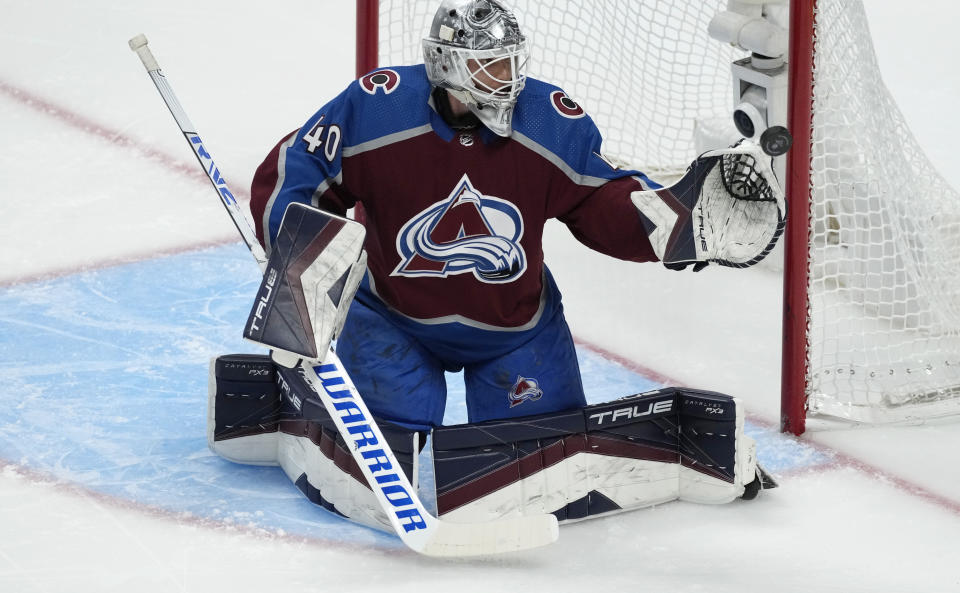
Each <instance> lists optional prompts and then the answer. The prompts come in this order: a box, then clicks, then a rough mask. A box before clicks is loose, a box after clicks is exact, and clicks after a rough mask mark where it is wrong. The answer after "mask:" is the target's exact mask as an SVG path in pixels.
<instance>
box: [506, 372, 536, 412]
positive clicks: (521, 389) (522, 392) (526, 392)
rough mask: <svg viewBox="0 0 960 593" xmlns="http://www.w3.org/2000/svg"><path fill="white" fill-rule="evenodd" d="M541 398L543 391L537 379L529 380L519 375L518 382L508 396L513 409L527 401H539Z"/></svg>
mask: <svg viewBox="0 0 960 593" xmlns="http://www.w3.org/2000/svg"><path fill="white" fill-rule="evenodd" d="M541 397H543V390H542V389H540V383H538V382H537V380H536V379H527V378H526V377H523V376H522V375H517V382H516V383H514V384H513V389H511V390H510V393H508V394H507V398H508V399H509V400H510V407H511V408H512V407H514V406H519V405H520V404H522V403H523V402H525V401H527V400H530V401H537V400H538V399H540V398H541Z"/></svg>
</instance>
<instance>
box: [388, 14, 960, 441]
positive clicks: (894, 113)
mask: <svg viewBox="0 0 960 593" xmlns="http://www.w3.org/2000/svg"><path fill="white" fill-rule="evenodd" d="M438 4H439V3H438V1H437V0H381V2H380V18H379V20H380V45H379V63H380V64H381V65H402V64H413V63H419V62H421V61H422V56H421V49H420V43H419V40H420V39H421V38H422V36H423V35H424V34H425V33H426V31H427V30H428V28H429V25H430V22H431V19H432V17H433V13H434V11H435V10H436V8H437V6H438ZM508 4H509V5H510V6H511V7H512V8H514V10H515V11H516V13H517V17H518V19H519V21H520V25H521V27H523V29H524V31H525V33H526V34H527V36H528V38H529V40H530V48H531V61H530V64H529V69H528V73H529V74H530V75H531V76H534V77H537V78H542V79H545V80H548V81H550V82H553V83H555V84H558V85H559V86H561V87H562V88H564V90H565V91H566V92H567V93H568V94H569V95H570V96H571V97H573V98H574V99H575V100H576V101H577V102H578V103H580V104H581V105H582V106H583V107H584V108H585V109H586V111H587V112H588V113H590V114H591V116H592V117H593V118H594V120H595V121H596V122H597V125H598V127H599V128H600V130H601V132H602V133H603V135H604V139H605V142H604V146H605V150H606V152H608V153H609V156H611V157H615V158H619V159H622V160H624V161H626V162H628V163H630V164H631V165H633V166H635V167H636V168H638V169H640V170H643V171H644V172H646V173H648V174H650V175H651V176H653V177H654V178H657V177H659V178H661V179H667V178H669V177H671V176H672V175H675V174H676V173H678V172H682V171H683V170H684V169H685V168H686V167H687V165H688V164H689V163H690V162H691V160H692V159H693V158H694V157H695V156H696V155H697V153H698V151H699V148H700V147H699V145H698V144H697V142H696V141H695V134H694V132H695V129H696V128H697V127H698V126H702V125H704V122H711V121H717V120H724V121H728V120H729V119H730V114H731V110H732V106H733V91H732V84H731V79H730V63H731V62H732V61H734V60H736V59H738V58H741V57H743V56H744V55H745V54H744V53H743V52H739V51H737V50H735V49H734V48H732V47H731V46H729V45H725V44H721V43H720V42H718V41H715V40H713V39H711V38H710V37H709V35H708V33H707V25H708V23H709V22H710V19H711V18H712V17H713V16H714V14H716V13H717V12H719V11H721V10H724V9H725V8H726V6H727V2H726V1H725V0H643V1H637V0H580V1H577V0H567V1H557V2H538V1H536V0H513V1H509V0H508ZM816 15H817V16H816V28H815V31H816V33H815V38H814V39H815V41H814V61H813V62H814V70H813V85H814V86H813V89H812V106H813V114H812V115H813V128H812V139H811V152H812V157H811V162H810V168H811V183H810V187H809V188H808V191H809V195H810V201H811V206H810V211H809V217H808V219H809V242H808V247H809V253H808V255H809V260H808V261H809V263H808V270H809V290H808V298H809V305H808V316H807V327H808V332H807V335H806V336H805V338H802V339H805V340H806V345H805V347H806V353H807V361H808V362H807V365H806V378H805V388H804V390H803V395H804V397H805V398H806V399H807V406H808V411H809V413H812V414H828V415H832V416H838V417H842V418H846V419H850V420H856V421H868V422H884V421H901V420H910V419H919V418H929V417H934V416H939V415H945V414H952V413H960V276H958V275H957V274H956V272H955V271H956V270H957V269H958V264H960V262H958V259H960V201H958V199H957V198H958V195H957V193H956V192H955V191H954V190H953V189H952V188H951V187H950V186H949V185H948V184H947V183H946V182H945V181H944V180H943V178H942V177H941V176H940V175H939V174H938V173H937V172H936V171H935V170H934V169H933V167H932V166H931V165H930V163H929V161H928V160H927V158H926V157H925V156H924V153H923V151H922V149H921V148H920V147H919V146H918V144H917V142H916V141H915V140H914V138H913V136H912V134H911V132H910V130H909V128H908V127H907V125H906V124H905V122H904V118H903V116H902V115H901V114H900V111H899V110H898V108H897V106H896V104H895V102H894V100H893V99H892V97H891V95H890V93H889V91H888V90H887V88H886V87H885V86H884V83H883V80H882V79H881V76H880V70H879V67H878V64H877V61H876V57H875V54H874V51H873V45H872V41H871V38H870V33H869V28H868V24H867V19H866V14H865V12H864V7H863V4H862V2H861V0H819V1H818V2H817V12H816ZM791 67H809V66H808V65H805V64H800V65H795V64H791ZM791 100H792V101H796V100H804V99H803V98H800V99H798V98H797V97H794V98H792V99H791ZM806 101H808V102H809V101H811V97H806ZM793 191H799V190H797V189H796V188H794V189H793ZM795 220H802V218H797V219H795ZM791 265H792V264H791ZM786 273H788V274H789V273H791V271H790V269H789V266H788V269H787V270H786Z"/></svg>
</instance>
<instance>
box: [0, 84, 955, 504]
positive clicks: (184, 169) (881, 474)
mask: <svg viewBox="0 0 960 593" xmlns="http://www.w3.org/2000/svg"><path fill="white" fill-rule="evenodd" d="M0 91H2V92H3V93H5V94H6V95H7V96H9V97H10V98H12V99H14V100H15V101H18V102H19V103H22V104H23V105H25V106H27V107H31V108H33V109H35V110H37V111H39V112H40V113H42V114H44V115H47V116H49V117H53V118H55V119H58V120H60V121H62V122H64V123H66V124H68V125H70V126H71V127H73V128H76V129H77V130H80V131H82V132H85V133H87V134H90V135H92V136H96V137H98V138H101V139H104V140H106V141H108V142H110V143H112V144H115V145H117V146H121V147H124V148H131V149H134V150H136V151H137V152H139V153H140V154H142V155H144V156H146V157H149V158H150V159H152V160H154V161H155V162H156V163H157V164H159V165H161V166H163V167H165V168H166V169H168V170H170V171H171V172H174V173H177V174H180V175H184V176H186V177H189V178H191V179H197V180H204V181H209V180H208V179H207V177H206V175H205V174H203V173H201V172H200V171H199V170H198V169H197V166H196V165H193V164H190V163H186V162H184V161H181V160H179V159H176V158H174V157H172V156H170V155H168V154H166V153H164V152H162V151H159V150H156V149H153V148H149V147H145V146H142V145H141V144H139V143H138V142H137V140H136V139H134V138H131V137H129V136H127V135H126V134H124V133H122V132H120V131H117V130H112V129H110V128H108V127H106V126H103V125H101V124H99V123H97V122H95V121H93V120H91V119H88V118H86V117H84V116H83V115H80V114H79V113H77V112H75V111H72V110H70V109H68V108H66V107H63V106H61V105H57V104H56V103H54V102H52V101H50V100H48V99H45V98H43V97H40V96H39V95H36V94H34V93H31V92H29V91H27V90H25V89H23V88H20V87H18V86H15V85H13V84H10V83H8V82H4V81H2V80H0ZM235 195H237V197H238V198H240V199H244V200H249V199H250V197H249V194H248V193H247V192H243V193H240V192H235ZM228 242H233V241H228V240H223V241H222V242H221V241H207V242H203V243H197V244H192V245H184V246H182V247H178V248H176V249H173V250H166V251H163V252H151V253H149V254H143V255H133V256H130V257H126V258H117V259H112V260H105V261H104V262H103V264H102V265H97V266H94V267H97V268H99V267H107V266H112V265H117V264H122V263H131V262H134V261H143V260H146V259H152V258H154V257H158V256H165V255H171V254H174V253H182V252H186V251H191V250H194V249H199V248H203V247H209V246H213V245H221V244H224V243H228ZM77 271H79V270H75V269H72V270H62V271H59V272H50V273H46V274H42V275H39V276H35V277H29V276H28V277H23V278H17V279H15V280H13V281H7V282H6V283H0V287H2V286H4V285H9V284H21V283H24V282H29V281H31V280H39V279H47V278H51V277H54V276H62V275H67V274H72V273H75V272H77ZM577 343H578V344H579V345H580V346H582V347H584V348H586V349H588V350H592V351H593V352H596V353H597V354H599V355H601V356H603V357H604V358H606V359H608V360H611V361H613V362H616V363H618V364H620V365H621V366H623V367H624V368H627V369H630V370H632V371H635V372H637V373H639V374H642V375H644V376H646V377H648V378H650V379H652V380H654V381H657V382H658V383H662V384H664V385H674V386H677V387H683V386H684V384H683V382H682V381H677V380H674V379H672V378H670V377H668V376H667V375H664V374H662V373H659V372H657V371H655V370H653V369H650V368H648V367H645V366H643V365H642V364H640V363H638V362H636V361H633V360H630V359H627V358H625V357H623V356H620V355H618V354H614V353H613V352H610V351H609V350H606V349H604V348H602V347H600V346H597V345H596V344H593V343H590V342H587V341H585V340H582V339H577ZM749 419H750V421H751V422H752V423H754V424H757V425H759V426H762V427H764V428H775V427H776V423H774V422H771V421H769V420H767V419H764V418H759V417H757V416H754V415H749ZM784 438H788V437H786V436H785V437H784ZM799 440H801V441H803V442H804V443H807V444H809V445H811V446H813V447H815V448H816V449H818V450H819V451H821V452H823V453H825V454H827V455H829V456H830V457H832V458H833V459H834V462H833V463H830V464H827V465H825V466H820V467H825V468H832V467H836V468H840V467H849V468H853V469H856V470H858V471H860V472H862V473H864V474H867V475H868V476H871V477H873V478H875V479H877V480H879V481H881V482H885V483H887V484H890V485H892V486H894V487H895V488H897V489H898V490H902V491H904V492H907V493H909V494H912V495H913V496H916V497H918V498H921V499H923V500H926V501H927V502H930V503H932V504H935V505H936V506H939V507H941V508H943V509H945V510H948V511H950V512H952V513H954V514H957V515H960V502H958V501H955V500H952V499H950V498H947V497H945V496H941V495H939V494H936V493H934V492H931V491H930V490H927V489H926V488H924V487H922V486H920V485H918V484H915V483H913V482H911V481H910V480H906V479H904V478H901V477H898V476H895V475H893V474H891V473H889V472H887V471H885V470H883V469H880V468H879V467H877V466H875V465H873V464H870V463H867V462H866V461H863V460H861V459H857V458H856V457H852V456H850V455H847V454H845V453H841V452H839V451H837V450H835V449H832V448H830V447H828V446H826V445H823V444H820V443H818V442H816V440H814V438H813V437H811V435H809V434H808V435H804V436H803V437H800V439H799ZM7 465H11V464H8V463H6V462H4V461H3V460H2V459H0V469H3V467H4V466H7ZM15 467H17V468H19V471H21V472H24V471H26V470H25V469H24V468H22V466H15ZM44 481H46V480H44ZM77 488H78V489H79V490H83V491H86V490H85V489H82V488H80V487H79V486H78V487H77ZM98 496H102V495H98ZM132 506H134V507H138V508H145V507H144V506H143V505H136V504H135V503H134V504H133V505H132Z"/></svg>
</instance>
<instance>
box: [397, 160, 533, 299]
mask: <svg viewBox="0 0 960 593" xmlns="http://www.w3.org/2000/svg"><path fill="white" fill-rule="evenodd" d="M521 237H523V218H522V217H521V216H520V210H518V209H517V207H516V206H514V205H513V204H511V203H510V202H508V201H506V200H503V199H500V198H495V197H493V196H485V195H483V194H481V193H480V192H478V191H477V190H476V189H475V188H474V187H473V184H472V183H471V182H470V178H469V177H468V176H467V175H464V176H463V177H461V178H460V181H459V182H457V185H456V186H455V187H454V189H453V191H452V192H450V195H449V196H447V199H445V200H443V201H441V202H437V203H436V204H433V205H432V206H429V207H428V208H427V209H425V210H424V211H422V212H420V213H419V214H417V215H416V216H414V217H413V218H412V219H411V220H410V221H408V222H407V223H406V224H404V225H403V228H402V229H400V233H399V234H398V235H397V252H398V253H399V254H400V264H399V265H398V266H397V267H396V269H394V271H393V273H392V274H391V275H392V276H410V277H440V278H446V277H447V276H452V275H455V274H466V273H468V272H469V273H472V274H473V275H474V277H476V279H477V280H480V281H481V282H486V283H490V284H496V283H504V282H511V281H513V280H515V279H516V278H519V277H520V276H521V275H522V274H523V273H524V271H526V269H527V256H526V254H525V253H524V251H523V247H521V245H520V239H521Z"/></svg>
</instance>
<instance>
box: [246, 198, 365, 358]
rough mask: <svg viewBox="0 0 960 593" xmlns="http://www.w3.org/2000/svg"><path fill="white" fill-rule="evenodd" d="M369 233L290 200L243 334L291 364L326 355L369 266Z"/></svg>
mask: <svg viewBox="0 0 960 593" xmlns="http://www.w3.org/2000/svg"><path fill="white" fill-rule="evenodd" d="M365 232H366V231H365V229H364V228H363V225H361V224H360V223H358V222H355V221H352V220H348V219H346V218H342V217H340V216H335V215H333V214H330V213H329V212H324V211H322V210H318V209H316V208H312V207H310V206H306V205H304V204H299V203H293V204H290V206H288V207H287V210H286V212H285V213H284V216H283V221H282V222H281V224H280V231H279V232H278V233H277V239H276V241H275V242H274V248H273V252H272V253H271V254H270V260H269V261H268V262H267V267H266V269H265V270H264V273H263V281H262V282H261V284H260V290H259V292H258V293H257V299H256V301H255V302H254V304H253V310H251V311H250V316H249V317H248V319H247V325H246V328H245V329H244V332H243V337H245V338H247V339H248V340H251V341H253V342H257V343H259V344H264V345H266V346H269V347H271V348H273V358H274V360H275V361H276V362H278V363H279V364H282V365H283V366H286V367H288V368H293V367H294V366H296V364H297V361H298V360H299V359H300V358H309V359H322V358H323V357H324V356H325V355H326V352H327V349H329V348H330V341H331V340H332V339H333V338H334V337H336V336H337V335H338V334H339V333H340V330H341V329H343V323H344V321H345V320H346V317H347V309H348V308H349V307H350V303H352V302H353V296H354V294H356V292H357V287H358V286H359V284H360V280H361V278H362V277H363V273H364V271H365V270H366V262H367V254H366V252H365V251H363V239H364V236H365Z"/></svg>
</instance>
